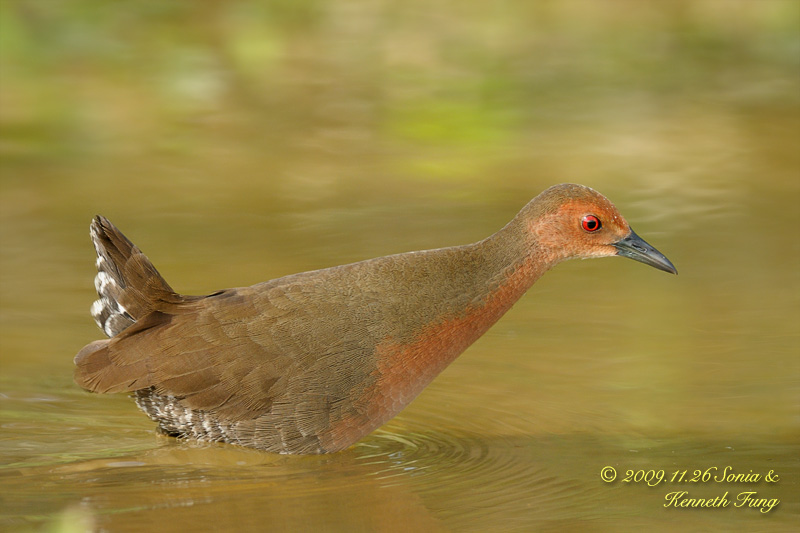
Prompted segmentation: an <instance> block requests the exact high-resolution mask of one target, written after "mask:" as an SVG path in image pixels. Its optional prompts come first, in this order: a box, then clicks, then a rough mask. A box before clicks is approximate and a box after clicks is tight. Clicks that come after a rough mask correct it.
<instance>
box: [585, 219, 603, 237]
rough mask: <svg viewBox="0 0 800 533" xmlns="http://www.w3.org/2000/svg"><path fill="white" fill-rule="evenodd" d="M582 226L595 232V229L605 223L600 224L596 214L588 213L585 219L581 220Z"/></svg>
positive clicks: (590, 231)
mask: <svg viewBox="0 0 800 533" xmlns="http://www.w3.org/2000/svg"><path fill="white" fill-rule="evenodd" d="M581 227H582V228H583V229H584V230H586V231H588V232H589V233H594V232H595V231H597V230H599V229H600V228H602V227H603V225H602V224H600V219H599V218H597V217H596V216H594V215H586V216H585V217H583V220H581Z"/></svg>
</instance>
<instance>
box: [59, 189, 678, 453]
mask: <svg viewBox="0 0 800 533" xmlns="http://www.w3.org/2000/svg"><path fill="white" fill-rule="evenodd" d="M90 234H91V238H92V242H93V244H94V247H95V251H96V252H97V259H96V267H97V274H96V277H95V288H96V289H97V294H98V297H99V299H98V300H96V301H95V302H94V303H93V304H92V306H91V314H92V316H93V317H94V319H95V321H96V322H97V324H98V326H99V327H100V329H102V330H103V332H104V333H105V334H106V335H107V337H108V338H107V339H103V340H97V341H94V342H91V343H89V344H88V345H86V346H85V347H83V348H82V349H81V350H80V351H79V352H78V353H77V355H76V356H75V359H74V362H75V365H76V366H75V371H74V380H75V382H76V383H77V385H79V386H80V387H82V388H83V389H86V390H88V391H90V392H95V393H123V392H127V393H131V394H132V396H133V397H134V399H135V401H136V404H137V405H138V407H139V408H140V409H141V410H143V411H144V412H145V413H146V414H147V415H148V416H149V417H150V418H151V419H152V420H154V421H155V422H157V424H158V429H159V430H160V431H161V432H162V433H166V434H168V435H172V436H176V437H183V438H189V439H196V440H199V441H212V442H225V443H230V444H236V445H240V446H245V447H250V448H257V449H260V450H264V451H267V452H273V453H282V454H322V453H331V452H337V451H341V450H344V449H346V448H348V447H350V446H351V445H353V444H354V443H356V442H357V441H359V440H360V439H361V438H363V437H364V436H366V435H368V434H369V433H371V432H372V431H373V430H375V429H377V428H378V427H380V426H381V425H383V424H384V423H386V422H387V421H388V420H390V419H391V418H393V417H394V416H395V415H397V414H398V413H399V412H400V411H401V410H402V409H404V408H405V407H406V406H407V405H408V404H409V403H410V402H411V401H412V400H413V399H414V398H415V397H416V396H417V395H418V394H420V392H422V390H423V389H424V388H425V387H426V386H427V385H428V384H429V383H430V382H431V381H432V380H433V379H434V378H435V377H436V376H437V375H438V374H439V373H440V372H441V371H442V370H444V369H445V368H446V367H447V366H448V365H449V364H450V363H451V362H453V361H454V360H455V359H456V358H457V357H458V356H459V355H460V354H461V353H462V352H464V350H466V349H467V348H468V347H469V346H470V345H471V344H472V343H473V342H475V341H476V340H477V339H478V338H479V337H481V335H483V334H484V333H485V332H486V331H487V330H488V329H489V328H490V327H491V326H492V325H493V324H495V322H497V320H499V319H500V317H502V316H503V314H505V313H506V311H508V310H509V309H510V308H511V307H512V306H513V305H514V303H515V302H516V301H518V300H519V298H521V297H522V295H523V294H524V293H525V292H526V291H527V290H528V289H529V288H530V287H531V286H532V285H533V284H534V283H535V282H536V281H537V280H538V279H539V278H540V277H541V276H542V275H543V274H544V273H545V272H546V271H547V270H549V269H550V268H552V267H553V266H555V265H556V264H558V263H560V262H561V261H564V260H567V259H573V258H593V257H606V256H623V257H628V258H631V259H634V260H636V261H639V262H642V263H644V264H646V265H649V266H652V267H655V268H657V269H659V270H662V271H665V272H669V273H672V274H677V270H676V268H675V266H674V265H673V264H672V263H671V262H670V261H669V259H667V258H666V257H665V256H664V255H663V254H662V253H661V252H659V251H658V250H656V249H655V248H654V247H653V246H651V245H650V244H648V243H647V242H645V241H644V240H643V239H642V238H641V237H639V236H638V235H637V234H636V233H635V232H634V231H633V230H632V229H631V227H630V225H629V224H628V222H627V221H626V220H625V219H624V218H623V217H622V215H621V214H620V213H619V211H618V210H617V208H616V207H615V206H614V205H613V204H612V203H611V202H610V201H609V200H608V199H607V198H606V197H604V196H603V195H601V194H600V193H598V192H596V191H595V190H593V189H591V188H589V187H586V186H583V185H577V184H569V183H567V184H560V185H555V186H552V187H550V188H548V189H547V190H545V191H543V192H542V193H540V194H539V195H538V196H536V197H535V198H533V200H531V201H530V202H529V203H528V204H526V205H525V206H524V207H523V208H522V210H521V211H519V213H518V214H517V215H516V216H515V217H514V218H513V219H512V220H511V221H510V222H509V223H508V224H506V225H505V226H504V227H503V228H501V229H500V230H499V231H497V232H496V233H494V234H492V235H490V236H489V237H487V238H485V239H483V240H481V241H479V242H475V243H472V244H466V245H460V246H451V247H446V248H438V249H432V250H424V251H414V252H405V253H399V254H395V255H388V256H385V257H378V258H375V259H367V260H363V261H360V262H356V263H351V264H346V265H341V266H334V267H330V268H323V269H320V270H314V271H309V272H302V273H298V274H292V275H287V276H284V277H280V278H276V279H272V280H270V281H266V282H263V283H258V284H256V285H252V286H249V287H239V288H231V289H225V290H219V291H216V292H212V293H210V294H207V295H204V296H187V295H181V294H178V293H177V292H175V291H174V290H173V289H172V288H171V287H170V285H169V284H168V283H167V282H166V281H165V280H164V278H163V277H162V276H161V275H160V274H159V272H158V270H156V268H155V267H154V266H153V264H152V263H151V262H150V260H149V259H148V258H147V257H146V256H145V255H144V254H143V253H142V251H141V250H140V249H139V248H138V247H137V246H135V245H134V244H133V243H132V242H131V241H129V240H128V239H127V237H125V235H123V234H122V232H120V231H119V230H118V229H117V228H116V227H115V226H114V225H113V224H112V223H111V222H110V221H109V220H108V219H106V218H105V217H103V216H100V215H98V216H96V217H95V218H94V219H93V220H92V223H91V226H90Z"/></svg>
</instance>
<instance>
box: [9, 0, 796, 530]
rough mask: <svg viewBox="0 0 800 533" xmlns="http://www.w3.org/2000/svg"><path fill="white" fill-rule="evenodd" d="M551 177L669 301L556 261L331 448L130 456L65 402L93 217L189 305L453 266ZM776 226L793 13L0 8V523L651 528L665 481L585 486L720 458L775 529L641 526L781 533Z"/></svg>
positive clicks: (134, 418) (122, 5)
mask: <svg viewBox="0 0 800 533" xmlns="http://www.w3.org/2000/svg"><path fill="white" fill-rule="evenodd" d="M565 181H574V182H579V183H583V184H586V185H589V186H591V187H594V188H596V189H598V190H599V191H600V192H602V193H604V194H605V195H607V196H608V197H609V198H610V199H611V200H612V201H613V202H615V203H616V205H617V206H618V207H619V208H620V210H621V211H622V212H623V214H624V215H625V216H626V217H627V219H628V221H629V222H630V223H631V225H632V226H633V227H634V228H635V229H636V231H637V232H638V233H639V234H640V235H642V236H643V237H644V238H645V239H647V240H648V241H649V242H651V243H652V244H654V245H655V246H656V247H658V248H659V249H660V250H661V251H662V252H664V253H665V254H666V255H667V256H668V257H669V258H670V259H671V260H672V261H673V262H674V263H675V264H676V266H677V267H678V269H679V271H680V275H679V276H678V277H677V278H673V277H670V276H667V275H664V274H662V273H658V272H656V271H654V270H652V269H647V268H645V267H643V266H642V265H638V264H635V263H633V262H631V261H627V260H622V259H613V260H603V261H588V262H572V263H568V264H564V265H560V266H559V267H558V268H557V269H555V270H554V271H553V272H551V273H549V274H548V275H547V276H545V277H544V278H543V279H542V280H540V281H539V283H537V285H536V286H535V287H534V288H533V290H532V291H531V293H530V294H529V295H528V296H527V297H526V298H523V300H522V301H521V302H520V303H519V304H518V305H517V306H516V307H515V308H514V309H513V310H512V311H511V312H510V313H509V315H508V316H507V317H506V318H504V319H503V320H502V321H501V322H500V323H499V324H498V325H497V326H496V327H495V328H494V329H493V330H492V331H490V333H489V334H487V336H486V337H485V338H484V339H481V341H479V342H478V343H477V344H476V345H475V346H474V347H473V348H471V349H470V350H469V351H468V352H467V353H466V354H465V355H464V356H463V357H462V358H461V359H459V361H457V362H456V363H455V364H454V365H453V366H452V367H451V368H450V369H448V370H447V371H446V372H445V373H444V374H443V375H442V376H441V377H440V378H439V379H438V380H437V381H436V382H434V384H433V385H432V386H431V387H430V388H429V389H428V390H427V391H426V392H425V393H423V394H422V396H420V398H419V399H418V400H417V401H415V402H414V404H412V406H411V407H409V409H407V410H406V411H404V412H403V413H402V414H401V415H400V416H399V417H398V418H397V419H396V420H395V421H393V422H392V423H390V424H389V425H388V426H386V428H385V429H383V430H381V431H379V432H378V433H376V434H375V435H372V436H370V437H368V438H367V439H366V440H365V441H364V443H362V445H359V446H356V447H355V448H354V449H353V450H350V451H348V452H345V453H344V454H340V455H337V456H331V457H328V458H324V459H322V458H314V459H301V460H299V461H298V460H295V461H294V462H292V461H286V460H284V459H281V460H280V461H278V462H277V463H276V462H275V461H277V459H274V458H270V457H266V458H265V457H263V456H262V455H259V454H255V455H254V454H250V453H248V452H245V451H241V450H237V449H236V448H230V447H227V448H226V447H214V446H211V447H203V446H197V447H192V446H191V445H189V444H186V443H180V442H176V441H172V440H169V439H157V438H156V437H155V436H154V434H153V425H152V423H150V422H149V421H148V420H147V419H146V417H144V415H142V414H141V413H138V412H137V411H136V409H135V407H133V405H132V404H131V402H130V401H129V400H128V399H127V398H124V397H108V398H105V397H97V396H89V395H86V394H84V393H82V392H80V391H78V390H77V388H76V387H75V386H74V385H73V384H72V382H71V372H72V356H73V355H74V353H75V352H76V351H77V350H78V349H79V348H80V347H81V346H83V345H84V344H86V343H87V342H89V341H91V340H93V339H96V338H99V337H100V336H101V333H100V332H99V331H98V330H97V329H96V327H95V326H94V325H93V323H92V321H91V319H90V317H89V315H88V307H89V305H90V304H91V302H92V300H93V299H94V294H93V287H92V277H93V275H94V273H93V266H94V257H93V250H92V248H91V245H90V243H89V239H88V224H89V221H90V220H91V217H92V216H93V215H95V214H97V213H102V214H104V215H106V216H108V217H109V218H110V219H111V220H112V221H114V222H115V223H116V224H117V225H119V226H120V228H121V229H122V231H123V232H125V233H126V234H127V235H128V237H129V238H131V240H133V241H134V242H135V243H137V244H138V245H139V246H140V247H141V248H142V249H143V250H144V251H145V253H147V254H148V255H149V256H150V258H151V259H152V260H153V262H154V263H155V264H156V266H157V267H158V268H159V270H160V271H161V273H162V274H163V275H164V276H165V278H166V279H167V280H168V281H169V282H170V283H171V285H172V286H173V287H175V288H176V289H177V290H179V291H180V292H183V293H188V294H193V293H204V292H211V291H213V290H216V289H220V288H224V287H228V286H238V285H249V284H252V283H256V282H259V281H264V280H266V279H270V278H273V277H277V276H281V275H285V274H290V273H293V272H297V271H301V270H308V269H314V268H321V267H326V266H332V265H335V264H341V263H345V262H350V261H356V260H360V259H365V258H369V257H375V256H379V255H385V254H389V253H396V252H402V251H408V250H413V249H422V248H431V247H440V246H447V245H455V244H462V243H466V242H471V241H475V240H478V239H481V238H483V237H485V236H487V235H488V234H490V233H492V232H494V231H496V230H497V229H499V228H500V227H501V226H502V225H503V224H505V222H507V221H508V220H510V218H511V217H512V216H513V215H514V214H515V213H516V212H517V210H518V209H519V208H521V207H522V206H523V205H524V204H525V203H526V202H527V201H528V200H530V198H532V197H533V196H535V195H536V194H538V193H539V192H540V191H541V190H543V189H545V188H546V187H548V186H550V185H552V184H554V183H559V182H565ZM798 201H800V2H798V1H796V0H757V1H749V0H685V1H681V0H672V1H665V2H645V1H638V0H627V1H626V0H610V1H603V2H600V1H590V0H574V1H572V0H564V1H522V0H519V1H510V0H509V1H500V2H482V1H477V0H461V1H456V0H439V1H425V2H423V1H419V0H406V1H394V0H384V1H366V0H344V1H335V2H334V1H323V0H298V1H292V0H271V1H266V2H254V1H235V0H234V1H221V0H219V1H210V0H208V1H205V0H204V1H193V2H171V1H163V0H161V1H154V0H138V1H137V2H107V1H88V0H86V1H75V0H73V1H62V2H54V1H49V0H40V1H35V0H28V1H24V0H19V1H14V0H2V1H0V250H2V252H1V255H0V261H1V262H0V368H2V373H1V375H0V417H1V418H0V424H1V425H2V434H0V442H2V447H1V448H0V464H6V466H5V467H0V482H2V483H3V488H4V491H3V492H4V493H5V495H4V496H1V497H0V503H1V504H2V513H0V527H3V526H5V527H9V528H12V529H19V528H22V529H26V528H29V529H36V528H42V527H49V526H48V524H53V523H62V525H63V524H80V523H81V521H82V520H83V521H86V523H89V524H91V523H94V524H95V525H98V524H99V525H100V526H102V527H105V528H108V529H111V530H114V531H119V530H125V529H127V528H130V527H132V525H133V524H137V525H138V526H141V524H143V523H149V522H151V521H152V522H153V523H155V524H157V525H158V526H159V527H160V530H168V529H169V527H167V526H166V525H165V524H173V526H174V527H177V526H181V527H184V526H186V525H187V524H194V525H195V526H198V527H201V526H202V525H203V524H208V521H209V520H216V519H217V518H218V517H226V518H227V519H228V520H230V524H231V525H232V526H233V525H237V524H238V525H239V526H242V527H245V528H246V527H248V525H249V526H252V527H258V526H259V525H263V524H264V523H270V524H278V525H276V526H275V527H276V529H281V528H285V529H287V530H300V529H309V528H317V529H319V528H321V527H324V528H328V530H348V531H353V530H356V531H358V530H365V531H366V530H369V531H375V530H379V531H394V530H398V531H401V530H408V528H411V527H413V528H416V529H418V530H445V531H447V530H470V531H491V530H499V531H504V530H514V531H516V530H519V531H529V530H547V529H554V530H572V529H575V530H580V529H582V527H583V525H585V523H590V524H592V525H593V527H594V528H595V530H604V529H605V530H615V531H618V530H620V529H619V528H623V529H624V527H625V524H629V525H630V527H631V528H641V527H645V526H646V527H649V528H651V529H658V528H659V527H664V523H663V522H662V520H663V518H664V516H665V515H664V513H665V512H666V510H665V509H664V508H663V495H664V493H666V492H667V488H664V487H659V488H658V489H651V488H648V487H635V486H621V485H619V484H616V485H613V486H612V485H606V484H604V483H600V482H599V481H598V473H599V470H600V468H602V467H603V466H605V465H606V464H613V465H615V466H618V465H619V466H618V468H619V469H620V472H621V471H622V470H624V469H625V468H624V467H625V465H628V466H632V465H633V464H638V465H639V466H640V467H642V468H656V469H658V468H671V469H674V468H680V469H681V470H683V469H685V468H689V469H690V470H691V469H692V468H701V467H702V468H706V467H708V466H712V465H719V466H721V467H724V466H725V464H726V462H725V461H733V462H734V463H735V464H736V465H737V466H738V467H739V468H740V469H741V470H743V471H744V472H747V471H748V470H749V469H752V470H754V471H761V470H763V469H764V468H766V466H767V465H772V466H770V467H771V468H778V469H780V470H781V471H782V472H785V473H786V474H785V476H784V481H783V482H782V484H780V485H778V486H777V487H772V488H770V487H763V486H762V487H759V490H760V491H762V492H764V493H765V494H766V495H771V496H776V497H780V498H781V499H782V503H781V505H780V506H779V507H778V508H777V510H775V511H773V512H771V513H770V514H769V515H768V516H762V515H759V513H758V512H757V511H755V512H747V511H744V510H736V509H726V510H720V511H719V512H716V513H715V512H712V511H709V510H701V511H695V512H694V513H692V514H686V513H684V512H681V511H676V512H675V513H671V514H669V515H668V516H669V519H670V520H671V522H670V523H671V524H673V525H679V526H682V527H684V528H689V529H690V530H691V529H692V528H697V529H698V530H706V529H708V528H716V527H719V526H720V524H724V527H725V528H726V529H728V530H736V528H737V527H742V528H746V529H750V530H752V529H754V528H755V529H756V530H758V529H759V528H761V527H763V526H764V525H765V524H768V525H769V527H773V526H774V527H778V528H780V527H783V526H786V527H788V524H791V523H792V522H794V523H796V518H797V517H798V516H799V515H800V504H799V503H798V502H800V489H799V488H798V484H797V479H798V476H800V464H798V457H800V448H798V445H797V443H798V441H799V440H800V409H799V407H800V363H799V362H798V354H799V353H800V340H799V335H798V322H797V315H798V310H800V269H798V264H800V239H798V237H797V230H796V225H797V212H796V208H797V205H798ZM553 439H555V440H553ZM647 450H649V451H647ZM735 450H738V451H735ZM634 452H635V454H636V455H635V456H632V455H631V454H633V453H634ZM720 453H725V454H729V455H725V456H724V457H721V456H719V455H718V454H720ZM129 454H133V455H132V458H131V457H129ZM173 454H178V455H177V456H174V455H173ZM237 454H241V455H237ZM230 455H233V456H234V459H230V460H229V459H228V457H229V456H230ZM265 462H266V463H268V466H269V469H264V465H263V463H265ZM120 465H122V466H120ZM237 465H238V466H237ZM242 465H244V466H242ZM176 469H177V470H176ZM671 472H672V470H670V473H671ZM412 474H415V475H416V477H414V476H412ZM267 478H269V480H270V481H269V482H266V481H264V480H265V479H267ZM176 479H178V480H179V482H177V481H175V480H176ZM365 480H368V481H365ZM385 480H391V481H385ZM175 483H179V487H180V488H181V490H183V491H184V492H183V493H181V492H180V491H178V489H177V488H176V485H175ZM33 486H37V487H39V486H46V487H49V488H48V489H46V490H33V489H32V488H30V487H33ZM79 487H80V488H79ZM153 487H156V489H154V488H153ZM662 488H663V490H662ZM173 489H174V490H175V491H177V492H175V494H183V496H180V495H178V496H175V497H174V499H170V498H167V497H165V495H164V494H165V493H164V491H165V490H166V491H168V492H169V491H170V490H173ZM670 490H674V489H673V488H670ZM690 490H693V491H694V490H697V491H700V493H702V491H703V490H705V491H706V492H707V493H708V494H710V495H712V496H713V495H716V493H715V492H714V490H716V489H713V488H709V487H699V488H695V487H691V488H690ZM725 490H727V488H726V489H725ZM730 490H732V491H733V490H742V488H741V487H736V488H732V489H730ZM170 494H172V493H170ZM553 494H559V495H560V497H558V498H556V497H553ZM334 495H336V496H334ZM701 495H702V494H701ZM232 500H235V501H236V505H233V506H232V505H231V501H232ZM266 500H269V502H270V504H266V503H265V501H266ZM398 501H399V502H402V503H401V504H397V502H398ZM187 502H191V503H187ZM243 502H247V503H243ZM626 502H627V503H626ZM75 505H78V506H79V508H78V510H77V511H76V510H75V508H74V507H72V506H75ZM189 505H194V508H193V510H192V512H191V513H190V512H188V511H187V510H186V509H187V506H189ZM64 509H67V511H64V512H65V513H66V514H64V515H63V516H62V515H61V514H60V513H61V512H62V511H63V510H64ZM398 509H399V510H398ZM76 513H77V514H76ZM244 516H248V517H250V520H252V523H248V522H245V523H244V524H241V523H240V521H242V520H245V518H244ZM59 517H60V518H59ZM59 520H60V521H61V522H59ZM215 523H218V522H215ZM54 527H56V528H57V527H59V526H54ZM65 527H66V526H65ZM220 527H223V525H220ZM223 529H224V527H223Z"/></svg>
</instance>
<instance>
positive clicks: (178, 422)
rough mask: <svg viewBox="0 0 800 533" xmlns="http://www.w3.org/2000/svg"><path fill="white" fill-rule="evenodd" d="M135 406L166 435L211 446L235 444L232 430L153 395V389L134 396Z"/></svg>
mask: <svg viewBox="0 0 800 533" xmlns="http://www.w3.org/2000/svg"><path fill="white" fill-rule="evenodd" d="M133 396H134V399H135V400H136V405H137V406H139V409H141V410H142V411H144V412H145V414H147V416H149V417H150V418H151V419H152V420H154V421H155V422H158V425H159V427H160V428H161V430H162V431H164V432H165V433H167V434H170V435H175V436H180V437H192V438H195V439H198V440H204V441H210V442H233V443H236V442H237V440H238V439H237V438H236V436H235V435H234V434H232V428H231V426H229V425H227V424H221V423H220V422H219V420H218V419H217V417H215V416H212V415H209V414H208V413H205V412H203V411H198V410H192V409H187V408H186V407H184V406H182V405H181V404H180V402H179V401H178V399H177V398H175V397H174V396H171V395H163V394H158V393H156V392H155V391H154V390H153V388H152V387H151V388H148V389H141V390H137V391H135V392H134V393H133Z"/></svg>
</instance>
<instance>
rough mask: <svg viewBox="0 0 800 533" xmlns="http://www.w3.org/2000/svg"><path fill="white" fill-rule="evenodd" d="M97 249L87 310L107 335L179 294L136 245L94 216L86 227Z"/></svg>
mask: <svg viewBox="0 0 800 533" xmlns="http://www.w3.org/2000/svg"><path fill="white" fill-rule="evenodd" d="M89 231H90V233H91V236H92V242H93V243H94V248H95V251H96V252H97V261H96V265H97V276H96V277H95V280H94V285H95V288H96V289H97V295H98V296H99V297H100V298H99V299H98V300H96V301H95V302H94V303H93V304H92V308H91V313H92V317H94V320H95V322H97V325H98V326H100V329H102V330H103V332H105V334H106V335H107V336H109V337H113V336H114V335H117V334H119V333H120V332H122V331H124V330H125V329H127V328H129V327H130V326H132V325H133V324H134V323H135V322H136V321H137V320H139V319H141V318H142V317H144V316H146V315H148V314H149V313H151V312H152V311H154V310H157V309H158V307H159V303H160V302H165V301H166V302H170V301H173V302H174V301H176V300H177V299H178V298H179V296H178V295H177V294H176V293H175V291H173V290H172V288H171V287H170V286H169V284H167V282H166V281H165V280H164V278H162V277H161V274H159V273H158V270H156V267H154V266H153V264H152V263H151V262H150V260H149V259H148V258H147V256H145V255H144V254H143V253H142V251H141V250H139V248H138V247H137V246H136V245H134V244H133V243H132V242H131V241H129V240H128V238H127V237H125V235H123V234H122V232H121V231H119V230H118V229H117V228H116V227H115V226H114V225H113V224H112V223H111V222H110V221H109V220H108V219H107V218H105V217H102V216H100V215H98V216H96V217H95V218H94V220H93V221H92V225H91V227H90V230H89Z"/></svg>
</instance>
